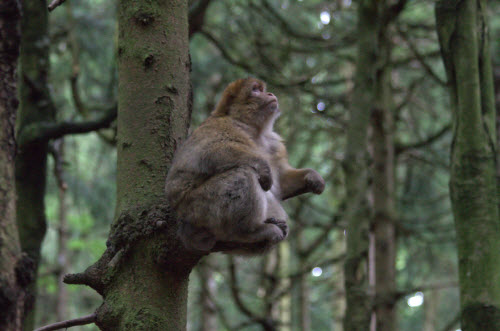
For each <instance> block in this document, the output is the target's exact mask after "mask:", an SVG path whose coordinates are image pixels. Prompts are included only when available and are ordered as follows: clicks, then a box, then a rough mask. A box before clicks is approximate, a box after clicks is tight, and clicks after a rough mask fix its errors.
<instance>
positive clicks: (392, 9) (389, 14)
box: [382, 0, 407, 24]
mask: <svg viewBox="0 0 500 331" xmlns="http://www.w3.org/2000/svg"><path fill="white" fill-rule="evenodd" d="M406 2H407V0H399V1H398V2H396V3H395V4H393V5H392V6H389V8H387V10H386V11H385V13H384V15H383V18H382V21H383V22H384V23H385V24H388V23H389V22H391V21H393V20H395V19H396V18H397V17H398V16H399V14H401V12H402V11H403V9H404V8H405V6H406Z"/></svg>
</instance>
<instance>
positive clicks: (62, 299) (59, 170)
mask: <svg viewBox="0 0 500 331" xmlns="http://www.w3.org/2000/svg"><path fill="white" fill-rule="evenodd" d="M54 149H55V150H56V154H57V157H56V161H55V163H54V174H55V177H56V178H57V186H58V200H59V201H58V202H59V215H58V218H59V224H58V229H57V266H58V270H57V284H56V286H57V290H56V294H57V299H56V319H57V320H58V321H62V320H65V319H67V318H68V315H67V306H68V289H67V287H66V285H64V284H63V279H64V275H66V274H67V273H68V269H69V261H68V247H67V243H68V229H67V219H66V218H67V217H66V215H67V205H66V189H67V184H66V181H65V179H64V149H65V148H64V139H59V140H57V141H55V142H54Z"/></svg>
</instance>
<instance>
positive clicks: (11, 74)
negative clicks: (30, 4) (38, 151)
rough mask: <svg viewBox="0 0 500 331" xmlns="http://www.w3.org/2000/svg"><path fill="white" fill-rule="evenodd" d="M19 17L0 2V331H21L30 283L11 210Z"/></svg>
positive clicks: (16, 7)
mask: <svg viewBox="0 0 500 331" xmlns="http://www.w3.org/2000/svg"><path fill="white" fill-rule="evenodd" d="M20 18H21V15H20V4H19V2H18V1H17V0H6V1H2V2H1V3H0V146H1V148H0V330H9V331H20V330H21V328H22V318H23V313H24V302H25V299H26V293H25V287H26V285H27V283H28V282H29V281H30V280H31V279H30V278H31V272H30V270H29V269H30V268H29V264H28V263H27V262H28V261H29V260H27V259H26V258H25V257H23V255H22V254H21V247H20V243H19V237H18V231H17V227H16V209H15V205H16V190H15V180H14V158H15V153H16V141H15V138H14V125H15V118H16V110H17V105H18V101H17V97H16V90H17V84H16V80H17V76H16V67H17V60H18V56H19V44H20V33H19V32H20V29H19V22H20ZM26 269H28V270H26Z"/></svg>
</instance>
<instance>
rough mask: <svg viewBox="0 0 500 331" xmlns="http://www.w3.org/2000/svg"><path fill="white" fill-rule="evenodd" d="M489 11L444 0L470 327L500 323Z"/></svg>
mask: <svg viewBox="0 0 500 331" xmlns="http://www.w3.org/2000/svg"><path fill="white" fill-rule="evenodd" d="M485 11H486V1H483V0H463V1H458V0H441V1H438V3H437V5H436V22H437V28H438V35H439V42H440V46H441V52H442V56H443V61H444V64H445V67H446V73H447V76H448V80H449V86H450V92H451V99H452V107H453V115H454V116H453V121H454V123H453V143H452V150H451V178H450V195H451V201H452V209H453V215H454V218H455V229H456V233H457V246H458V261H459V265H458V266H459V285H460V300H461V328H462V330H464V331H472V330H484V331H489V330H500V264H498V260H499V259H500V218H499V210H498V209H499V207H498V204H499V196H498V193H499V192H498V188H497V181H496V168H495V165H496V162H497V160H496V158H497V157H498V152H497V149H496V148H497V146H496V136H495V106H494V90H493V77H492V69H491V60H490V55H489V42H488V35H487V31H488V29H487V22H486V13H485Z"/></svg>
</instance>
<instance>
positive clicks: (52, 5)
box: [47, 0, 66, 11]
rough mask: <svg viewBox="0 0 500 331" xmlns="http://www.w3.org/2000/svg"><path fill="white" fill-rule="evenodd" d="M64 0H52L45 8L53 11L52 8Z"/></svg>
mask: <svg viewBox="0 0 500 331" xmlns="http://www.w3.org/2000/svg"><path fill="white" fill-rule="evenodd" d="M65 1H66V0H53V1H52V2H51V3H50V4H49V6H48V7H47V9H48V10H49V11H53V10H54V9H56V8H57V7H59V6H60V5H62V4H63V3H64V2H65Z"/></svg>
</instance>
